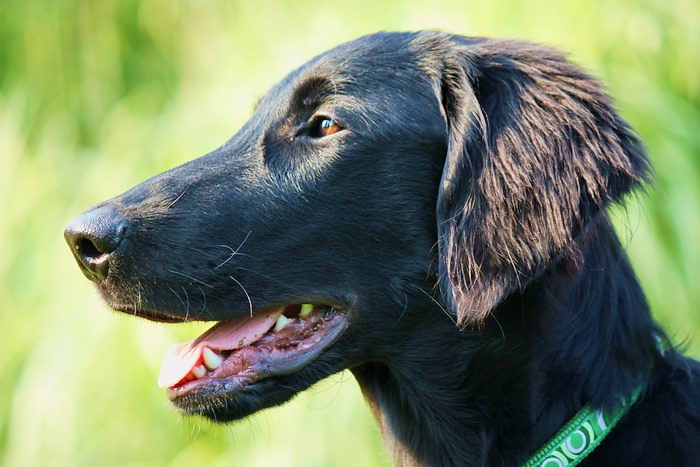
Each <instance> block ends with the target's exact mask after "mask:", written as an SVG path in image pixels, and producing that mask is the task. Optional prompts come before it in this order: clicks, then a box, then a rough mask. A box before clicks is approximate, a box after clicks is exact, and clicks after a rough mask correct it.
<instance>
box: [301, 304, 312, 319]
mask: <svg viewBox="0 0 700 467" xmlns="http://www.w3.org/2000/svg"><path fill="white" fill-rule="evenodd" d="M312 311H314V306H313V305H312V304H311V303H304V304H303V305H302V306H301V311H300V312H299V316H301V317H302V318H306V317H307V316H308V315H309V313H311V312H312Z"/></svg>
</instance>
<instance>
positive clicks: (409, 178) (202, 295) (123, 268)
mask: <svg viewBox="0 0 700 467" xmlns="http://www.w3.org/2000/svg"><path fill="white" fill-rule="evenodd" d="M649 173H650V167H649V162H648V160H647V157H646V155H645V153H644V148H643V146H642V144H641V143H640V141H639V140H638V139H637V137H636V136H635V135H634V132H633V130H632V129H631V128H630V127H629V125H627V124H626V123H625V122H624V121H623V120H622V119H621V118H620V117H619V115H618V114H617V113H616V112H615V110H614V109H613V107H612V106H611V102H610V99H609V98H608V97H607V96H606V95H605V94H604V92H603V91H601V88H600V85H599V83H598V82H597V81H596V80H595V79H593V78H591V77H590V76H588V75H587V74H585V73H584V72H582V71H581V70H580V69H579V68H578V67H577V66H575V65H572V64H571V63H569V62H568V61H567V60H566V59H565V58H563V57H562V55H561V54H559V53H558V52H556V51H553V50H551V49H547V48H544V47H540V46H536V45H531V44H527V43H523V42H516V41H507V40H495V39H484V38H467V37H461V36H455V35H449V34H444V33H437V32H419V33H379V34H374V35H370V36H366V37H362V38H360V39H357V40H355V41H352V42H349V43H346V44H344V45H341V46H339V47H336V48H335V49H333V50H331V51H329V52H326V53H324V54H322V55H320V56H318V57H316V58H315V59H313V60H311V61H310V62H308V63H307V64H305V65H303V66H301V67H300V68H298V69H297V70H295V71H293V72H292V73H290V74H289V75H288V76H287V77H286V78H284V79H283V80H282V81H281V82H280V83H278V84H277V85H275V86H274V87H273V88H272V89H271V90H270V92H269V93H268V94H267V95H266V96H264V98H263V99H262V100H261V101H260V103H259V104H258V106H257V108H256V109H255V111H254V112H253V115H252V117H251V118H250V120H249V121H248V123H246V124H245V125H244V126H243V128H241V129H240V131H239V132H238V133H236V135H235V136H233V137H232V138H231V139H230V140H229V141H228V142H227V143H226V144H224V145H223V146H221V147H220V148H219V149H216V150H215V151H213V152H211V153H210V154H207V155H205V156H203V157H201V158H199V159H196V160H193V161H191V162H189V163H187V164H184V165H182V166H180V167H177V168H175V169H172V170H169V171H167V172H164V173H162V174H160V175H158V176H156V177H154V178H151V179H150V180H147V181H145V182H143V183H141V184H140V185H138V186H136V187H134V188H132V189H130V190H129V191H127V192H126V193H124V194H122V195H120V196H118V197H116V198H114V199H111V200H109V201H106V202H104V203H101V204H99V205H97V206H96V207H94V208H93V209H91V210H90V211H88V212H86V213H85V214H83V215H81V216H80V217H78V218H77V219H76V220H74V221H73V222H72V223H71V224H70V225H69V226H68V228H67V229H66V238H67V240H68V243H69V245H70V246H71V250H72V251H73V253H74V255H75V256H76V259H77V260H78V263H79V264H80V267H81V269H82V271H83V272H84V273H85V275H86V276H87V277H88V278H89V279H90V280H92V281H94V283H95V285H96V286H97V288H98V290H99V291H100V293H101V294H102V296H103V297H104V299H105V300H106V302H107V303H108V304H109V305H110V306H111V307H112V308H114V309H116V310H120V311H125V312H127V313H130V314H135V315H138V316H141V317H144V318H147V319H152V320H157V321H166V322H181V321H185V320H206V321H217V322H219V323H218V324H216V325H215V326H214V327H213V328H212V329H211V330H210V331H207V332H206V333H205V334H204V335H202V336H200V337H199V338H198V339H196V340H195V341H193V342H190V343H184V344H177V345H174V346H173V347H172V348H171V349H170V351H169V352H168V355H167V357H166V359H165V362H164V364H163V369H162V372H161V375H160V384H161V386H163V387H166V388H168V389H167V393H168V396H169V398H170V399H171V400H172V401H173V404H174V405H175V406H176V407H177V408H179V409H180V410H181V411H183V412H184V413H186V414H198V415H202V416H205V417H208V418H211V419H213V420H217V421H231V420H237V419H240V418H242V417H245V416H248V415H250V414H252V413H254V412H256V411H258V410H261V409H264V408H267V407H271V406H274V405H278V404H282V403H284V402H286V401H288V400H289V399H291V398H292V397H294V395H296V394H297V393H299V392H300V391H303V390H305V389H307V388H308V387H309V386H311V385H312V384H314V383H316V382H317V381H319V380H320V379H322V378H325V377H327V376H329V375H331V374H334V373H337V372H339V371H341V370H343V369H346V368H349V369H351V371H352V372H353V373H354V375H355V377H356V378H357V380H358V382H359V384H360V386H361V388H362V391H363V393H364V395H365V397H366V399H367V401H368V402H369V404H370V406H371V408H372V410H373V411H374V414H375V415H376V418H377V419H378V421H379V423H380V425H381V427H382V431H383V434H384V437H385V438H386V442H387V444H388V445H389V448H390V449H391V450H392V451H393V453H394V455H395V458H396V461H397V462H398V463H402V464H410V465H413V464H423V465H434V466H451V465H455V466H467V465H507V466H510V465H518V464H520V463H522V462H524V461H525V460H526V459H528V457H530V456H531V455H532V454H533V453H535V452H536V451H537V450H538V449H539V448H540V447H541V446H542V445H544V444H545V443H546V442H547V441H548V440H549V439H550V438H552V437H553V436H554V435H555V434H556V433H557V432H558V431H559V430H560V428H562V426H564V425H565V424H566V423H567V421H568V420H569V419H571V418H572V417H573V416H574V415H575V414H576V413H577V411H579V409H581V408H582V407H584V406H586V407H590V408H591V409H592V410H601V412H595V413H596V414H599V415H600V414H603V413H608V412H605V411H612V410H613V409H614V408H615V407H621V406H622V405H621V404H622V402H621V401H626V402H625V403H627V404H628V405H627V408H628V412H627V413H626V414H625V415H624V416H623V417H622V419H621V421H620V422H619V423H618V425H617V426H616V427H615V428H614V429H612V431H611V433H610V434H609V435H608V436H607V437H605V438H604V440H603V441H602V443H601V444H600V445H599V446H597V448H596V449H594V450H593V452H592V453H590V454H589V455H588V457H586V458H585V460H584V461H583V463H584V464H586V465H611V466H622V465H654V466H670V465H673V466H687V465H700V394H699V390H698V389H699V388H700V365H699V364H698V362H695V361H693V360H690V359H687V358H684V357H682V356H681V355H680V354H679V352H678V351H677V349H675V348H673V347H672V346H671V344H670V343H669V342H668V339H667V337H666V336H665V335H664V333H663V331H662V330H661V329H660V328H659V327H658V326H657V324H655V322H654V321H653V320H652V318H651V316H650V313H649V309H648V306H647V303H646V300H645V297H644V294H643V293H642V290H641V289H640V286H639V284H638V281H637V279H636V277H635V275H634V272H633V271H632V269H631V267H630V264H629V261H628V259H627V258H626V256H625V253H624V251H623V249H622V247H621V245H620V242H619V241H618V239H617V237H616V234H615V232H614V230H613V228H612V227H611V223H610V220H609V218H608V215H607V214H606V207H607V206H609V205H610V204H612V203H615V202H618V201H620V200H621V198H622V197H623V196H624V195H625V194H627V193H629V192H630V191H632V190H634V189H636V188H639V187H640V186H642V185H644V184H645V183H646V182H647V181H648V179H649ZM659 344H661V345H659ZM635 391H641V395H640V396H639V398H638V400H636V402H633V401H631V399H632V398H633V397H632V395H633V394H635ZM603 422H606V420H605V419H604V420H602V421H601V427H602V426H604V423H603ZM581 433H583V432H581ZM576 436H583V435H582V434H576ZM587 436H589V439H587V440H584V441H583V443H584V444H585V443H588V442H593V441H595V443H598V442H599V439H593V438H595V437H596V436H598V435H597V434H595V433H593V432H590V433H589V434H588V435H587ZM572 439H573V440H574V441H576V438H572ZM581 439H583V438H581ZM581 439H578V441H576V443H575V444H571V445H569V448H570V449H569V450H570V451H571V452H574V453H575V451H577V450H580V449H582V447H581ZM570 441H571V440H569V441H567V442H570ZM571 452H569V454H571ZM569 454H566V455H569ZM564 461H566V462H568V459H561V458H559V460H558V461H557V460H556V459H555V460H551V465H564V464H565V462H564ZM557 462H558V464H557ZM543 465H544V464H543ZM548 465H549V464H548Z"/></svg>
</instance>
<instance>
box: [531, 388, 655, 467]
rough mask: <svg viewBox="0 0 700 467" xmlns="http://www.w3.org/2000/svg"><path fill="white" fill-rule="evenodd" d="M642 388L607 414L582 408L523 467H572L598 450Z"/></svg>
mask: <svg viewBox="0 0 700 467" xmlns="http://www.w3.org/2000/svg"><path fill="white" fill-rule="evenodd" d="M643 387H644V385H643V384H640V385H639V386H637V387H636V388H635V390H634V392H632V395H631V396H630V397H629V399H627V400H622V401H620V403H618V404H617V405H615V407H613V408H612V409H611V410H609V411H602V410H593V409H592V408H591V407H590V406H588V405H586V406H584V407H583V408H582V409H581V410H580V411H579V412H578V413H577V414H576V415H575V416H574V418H572V419H571V420H569V423H567V424H566V425H564V428H562V429H561V430H559V432H558V433H557V434H556V435H554V438H552V439H550V440H549V442H548V443H547V444H545V445H544V446H542V447H541V448H540V450H539V451H537V452H536V453H535V454H533V455H532V457H530V458H529V459H528V460H527V462H525V464H523V466H524V467H535V466H537V467H565V466H566V467H573V466H575V465H577V464H578V463H579V462H581V461H582V460H583V459H585V458H586V456H588V455H589V454H590V453H591V452H593V450H594V449H595V448H596V447H598V445H599V444H600V442H601V441H603V440H604V439H605V437H606V436H608V434H610V432H611V431H612V429H613V428H615V425H617V422H619V421H620V419H621V418H622V417H623V416H624V415H625V414H626V413H627V411H628V410H629V409H630V407H632V405H633V404H634V403H635V402H636V401H637V398H639V394H641V392H642V388H643Z"/></svg>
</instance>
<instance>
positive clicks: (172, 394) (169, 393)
mask: <svg viewBox="0 0 700 467" xmlns="http://www.w3.org/2000/svg"><path fill="white" fill-rule="evenodd" d="M165 394H167V396H168V399H170V400H171V401H174V400H175V399H177V391H176V390H174V389H172V388H168V390H167V391H166V392H165Z"/></svg>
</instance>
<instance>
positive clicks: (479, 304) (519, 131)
mask: <svg viewBox="0 0 700 467" xmlns="http://www.w3.org/2000/svg"><path fill="white" fill-rule="evenodd" d="M440 91H441V99H442V109H443V112H444V116H445V119H446V123H447V136H448V142H447V155H446V159H445V164H444V169H443V174H442V179H441V182H440V183H441V184H440V188H439V193H438V200H437V226H438V250H439V251H438V254H439V261H438V269H439V270H438V276H439V285H440V289H441V292H442V294H443V298H444V299H445V301H446V302H447V304H448V305H449V306H450V307H451V308H452V310H454V311H455V312H456V315H457V318H458V323H459V324H460V325H468V324H477V325H478V324H480V323H483V321H484V319H485V318H486V317H487V316H488V313H489V312H490V310H492V309H493V307H494V306H496V305H497V304H498V303H499V302H500V301H502V300H503V299H504V298H505V297H506V296H507V295H509V294H510V293H512V292H513V291H515V290H516V289H518V288H523V287H525V285H526V284H527V283H528V282H529V281H531V280H532V279H533V278H535V277H537V275H538V274H540V273H541V272H542V271H544V269H545V268H546V267H547V266H548V265H549V264H551V263H552V261H553V260H555V259H557V258H560V257H562V255H564V254H567V253H573V252H574V251H575V247H574V243H575V242H574V240H575V238H576V237H577V235H578V234H579V233H580V232H581V231H582V229H584V228H585V227H586V225H587V224H588V223H589V222H590V221H591V220H592V218H593V217H594V216H596V215H597V214H599V213H601V212H604V210H605V206H606V205H607V204H609V203H610V202H614V201H617V200H619V199H620V198H621V197H622V196H623V195H624V194H625V193H627V192H629V191H630V190H632V189H633V188H635V187H636V186H637V185H639V184H641V183H642V182H644V181H645V180H646V179H647V175H648V171H649V166H648V162H647V158H646V155H645V153H644V149H643V147H642V144H641V143H640V141H639V140H638V139H637V138H636V137H635V136H634V135H633V133H632V129H631V128H630V127H629V126H628V125H627V124H626V123H625V122H624V121H622V119H621V118H620V117H619V116H618V115H617V113H616V112H615V110H614V109H613V108H612V105H611V102H610V99H609V98H608V97H607V96H606V95H605V94H604V92H602V91H601V88H600V85H599V84H598V83H597V82H596V81H595V80H594V79H593V78H591V77H590V76H588V75H586V74H585V73H583V72H582V71H581V70H580V69H579V68H577V67H576V66H574V65H572V64H571V63H569V62H568V61H567V60H566V59H565V58H563V57H562V56H561V55H559V54H558V53H556V52H554V51H552V50H549V49H546V48H543V47H539V46H533V45H529V44H524V43H519V42H511V41H499V40H474V41H472V42H466V41H465V42H464V43H461V44H457V45H454V46H453V47H452V50H451V52H450V53H449V56H447V57H446V58H444V60H443V65H442V71H441V82H440Z"/></svg>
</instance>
